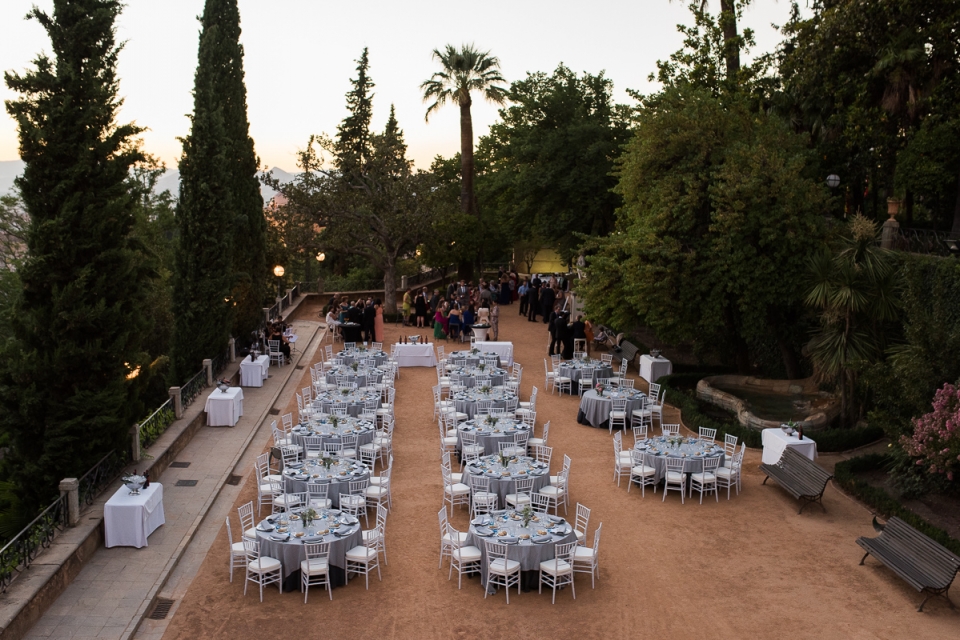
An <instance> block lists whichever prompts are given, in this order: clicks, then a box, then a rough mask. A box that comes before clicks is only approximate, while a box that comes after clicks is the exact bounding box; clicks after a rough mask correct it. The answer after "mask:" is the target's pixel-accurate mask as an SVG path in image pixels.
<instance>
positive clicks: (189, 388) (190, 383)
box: [180, 369, 207, 409]
mask: <svg viewBox="0 0 960 640" xmlns="http://www.w3.org/2000/svg"><path fill="white" fill-rule="evenodd" d="M206 386H207V372H206V370H205V369H200V371H198V372H197V373H195V374H194V376H193V377H192V378H190V379H189V380H187V381H186V382H185V383H184V384H183V386H181V387H180V406H181V407H183V408H184V409H186V408H187V407H189V406H190V404H191V403H193V401H194V400H196V399H197V396H199V395H200V392H201V391H203V390H204V389H205V388H206Z"/></svg>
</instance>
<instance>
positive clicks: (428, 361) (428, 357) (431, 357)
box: [394, 344, 437, 367]
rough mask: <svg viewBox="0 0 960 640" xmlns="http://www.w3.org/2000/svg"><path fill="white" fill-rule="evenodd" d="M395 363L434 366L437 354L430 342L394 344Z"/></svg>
mask: <svg viewBox="0 0 960 640" xmlns="http://www.w3.org/2000/svg"><path fill="white" fill-rule="evenodd" d="M394 348H395V353H396V358H397V365H398V366H401V367H435V366H437V354H436V353H434V351H433V345H432V344H395V345H394Z"/></svg>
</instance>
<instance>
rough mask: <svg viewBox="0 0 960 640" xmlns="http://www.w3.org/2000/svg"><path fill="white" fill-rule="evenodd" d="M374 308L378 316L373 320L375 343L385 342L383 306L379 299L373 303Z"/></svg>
mask: <svg viewBox="0 0 960 640" xmlns="http://www.w3.org/2000/svg"><path fill="white" fill-rule="evenodd" d="M373 308H374V310H375V311H376V315H375V316H374V318H373V341H374V342H380V343H382V342H383V304H382V303H381V302H380V299H379V298H377V299H376V300H374V301H373Z"/></svg>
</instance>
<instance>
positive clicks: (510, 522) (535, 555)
mask: <svg viewBox="0 0 960 640" xmlns="http://www.w3.org/2000/svg"><path fill="white" fill-rule="evenodd" d="M515 517H516V512H515V511H513V510H507V511H495V512H493V513H492V514H491V515H489V516H487V515H484V516H479V517H478V518H475V519H474V520H472V521H471V523H470V529H469V531H468V533H467V540H466V543H465V544H466V545H472V546H475V547H477V548H478V549H480V555H481V562H480V565H481V568H482V573H481V577H480V580H481V583H482V584H483V585H484V586H486V583H487V547H486V544H484V540H494V541H498V542H500V541H504V542H502V543H503V544H506V545H507V558H509V559H510V560H514V561H516V562H519V563H520V586H521V588H522V589H523V590H524V591H533V590H536V589H537V588H538V587H539V583H540V563H541V562H545V561H547V560H552V559H553V558H554V557H555V556H556V547H557V545H558V544H563V543H567V542H575V541H576V539H577V535H576V534H575V533H574V532H573V527H572V526H570V523H568V522H566V520H564V519H563V518H558V517H556V516H551V515H548V514H546V513H536V514H534V517H536V518H538V520H539V521H538V522H530V526H529V527H527V528H526V529H525V528H524V527H523V522H522V520H517V519H514V518H515ZM547 521H550V523H551V526H547V525H546V522H547ZM475 523H476V524H475ZM500 530H505V531H506V532H507V534H508V535H507V536H503V537H501V536H500V535H498V534H499V531H500ZM544 530H545V531H547V533H546V536H547V538H549V539H547V540H545V541H544V542H542V543H541V542H533V540H532V537H533V536H536V535H537V531H544ZM488 531H489V532H490V533H489V534H488V533H487V532H488ZM520 535H530V536H531V539H518V536H520ZM505 540H511V542H505Z"/></svg>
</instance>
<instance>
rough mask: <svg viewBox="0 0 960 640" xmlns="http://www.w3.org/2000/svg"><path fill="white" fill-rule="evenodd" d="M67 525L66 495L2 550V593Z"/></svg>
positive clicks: (0, 565) (0, 578)
mask: <svg viewBox="0 0 960 640" xmlns="http://www.w3.org/2000/svg"><path fill="white" fill-rule="evenodd" d="M66 527H67V496H66V494H64V495H61V496H60V497H59V498H57V499H56V500H54V501H53V504H51V505H50V506H49V507H47V508H46V509H44V510H43V511H42V512H41V513H40V515H38V516H37V517H36V518H34V519H33V521H32V522H31V523H30V524H28V525H27V526H26V527H24V528H23V530H22V531H21V532H20V533H18V534H17V535H16V536H14V538H13V540H11V541H10V542H8V543H7V544H6V545H5V546H4V547H3V549H0V593H5V592H6V590H7V587H9V586H10V583H11V582H13V579H14V578H16V577H17V575H19V574H20V572H21V571H23V570H24V569H26V568H27V567H29V566H30V563H32V562H33V561H34V560H35V559H36V558H37V556H38V555H40V552H41V551H43V550H44V549H46V548H47V547H49V546H50V544H51V543H52V542H53V539H54V538H55V537H56V535H57V533H59V532H60V531H63V530H64V529H66Z"/></svg>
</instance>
